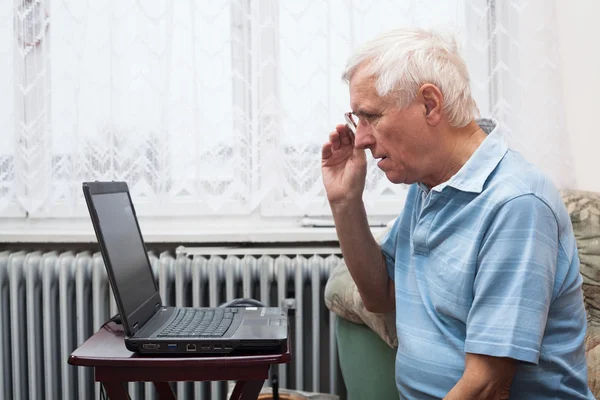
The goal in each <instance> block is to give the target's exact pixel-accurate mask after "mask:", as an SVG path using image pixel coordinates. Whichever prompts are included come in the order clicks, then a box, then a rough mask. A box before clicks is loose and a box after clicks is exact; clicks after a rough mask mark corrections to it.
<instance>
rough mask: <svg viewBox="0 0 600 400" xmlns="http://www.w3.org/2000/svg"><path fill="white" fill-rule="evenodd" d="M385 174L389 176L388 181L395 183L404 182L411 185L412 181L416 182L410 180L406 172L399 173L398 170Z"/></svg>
mask: <svg viewBox="0 0 600 400" xmlns="http://www.w3.org/2000/svg"><path fill="white" fill-rule="evenodd" d="M385 176H386V177H387V179H388V181H390V182H392V183H394V184H401V183H404V184H407V185H410V184H411V183H414V182H409V180H408V177H407V176H406V174H404V173H400V174H399V173H398V172H396V171H386V172H385Z"/></svg>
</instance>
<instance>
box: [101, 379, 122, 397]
mask: <svg viewBox="0 0 600 400" xmlns="http://www.w3.org/2000/svg"><path fill="white" fill-rule="evenodd" d="M100 384H101V385H104V389H106V394H107V395H108V398H109V399H110V400H129V394H128V393H127V389H125V383H123V382H100Z"/></svg>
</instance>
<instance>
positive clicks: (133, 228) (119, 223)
mask: <svg viewBox="0 0 600 400" xmlns="http://www.w3.org/2000/svg"><path fill="white" fill-rule="evenodd" d="M83 193H84V195H85V200H86V203H87V206H88V211H89V213H90V217H91V220H92V224H93V226H94V231H95V233H96V238H97V239H98V244H99V245H100V250H101V252H102V258H103V259H104V265H105V266H106V271H107V274H108V279H109V281H110V286H111V288H112V290H113V293H114V295H115V300H116V303H117V307H118V310H119V315H120V319H121V322H122V324H123V327H124V330H125V334H126V336H125V346H126V347H127V349H128V350H130V351H133V352H137V353H141V354H160V355H165V354H187V355H194V354H196V355H207V354H210V355H215V354H230V353H231V354H238V353H252V354H257V353H259V354H260V353H276V352H283V351H286V350H287V342H288V320H287V315H286V313H285V312H284V311H283V309H281V308H277V307H229V308H221V307H217V308H183V307H181V308H179V307H169V306H165V305H164V304H163V302H162V299H161V297H160V294H159V292H158V286H157V283H156V281H155V280H154V275H153V274H152V269H151V265H150V260H149V259H148V253H147V251H146V245H145V243H144V240H143V238H142V234H141V231H140V228H139V224H138V220H137V216H136V214H135V210H134V207H133V203H132V201H131V196H130V194H129V189H128V187H127V184H126V183H125V182H84V183H83Z"/></svg>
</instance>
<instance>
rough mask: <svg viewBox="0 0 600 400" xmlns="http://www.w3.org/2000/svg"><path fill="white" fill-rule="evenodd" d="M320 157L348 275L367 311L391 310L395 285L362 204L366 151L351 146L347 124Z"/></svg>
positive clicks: (351, 141)
mask: <svg viewBox="0 0 600 400" xmlns="http://www.w3.org/2000/svg"><path fill="white" fill-rule="evenodd" d="M321 158H322V159H321V170H322V173H323V184H324V186H325V190H326V192H327V200H329V205H330V206H331V211H332V213H333V219H334V222H335V228H336V231H337V234H338V239H339V241H340V247H341V248H342V254H343V255H344V261H345V262H346V265H347V266H348V270H349V271H350V275H352V278H353V279H354V282H355V283H356V286H357V287H358V291H359V293H360V296H361V298H362V300H363V303H364V304H365V307H366V308H367V310H369V311H372V312H386V311H392V310H394V304H395V301H394V282H393V281H392V280H391V279H390V277H389V276H388V273H387V268H386V263H385V258H384V256H383V253H382V252H381V248H380V247H379V245H378V244H377V242H376V241H375V238H373V235H372V234H371V230H370V228H369V223H368V221H367V213H366V211H365V207H364V204H363V201H362V195H363V192H364V189H365V179H366V176H367V159H366V155H365V149H364V148H357V147H355V146H354V140H353V136H352V135H351V133H350V129H349V128H348V127H347V126H346V125H338V126H336V128H335V131H333V132H331V133H330V134H329V141H328V142H327V143H325V144H324V145H323V148H322V150H321Z"/></svg>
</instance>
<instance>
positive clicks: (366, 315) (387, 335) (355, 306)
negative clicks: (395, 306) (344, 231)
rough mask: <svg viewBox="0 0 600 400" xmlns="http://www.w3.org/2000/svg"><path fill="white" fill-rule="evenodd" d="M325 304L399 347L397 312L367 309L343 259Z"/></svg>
mask: <svg viewBox="0 0 600 400" xmlns="http://www.w3.org/2000/svg"><path fill="white" fill-rule="evenodd" d="M390 229H391V224H389V225H388V228H387V229H385V230H384V231H383V232H382V233H381V234H380V235H378V238H377V239H378V242H380V241H381V239H382V238H383V237H384V235H385V234H386V233H387V232H388V231H389V230H390ZM325 304H326V305H327V308H329V309H330V310H331V311H333V312H334V313H336V314H337V315H339V316H340V317H342V318H344V319H347V320H348V321H352V322H354V323H357V324H365V325H367V326H368V327H369V328H371V329H372V330H373V331H374V332H375V333H377V334H378V335H379V337H381V338H382V339H383V340H384V341H385V342H386V343H387V344H388V346H390V347H394V348H396V347H398V337H397V336H396V316H395V313H393V312H392V313H386V314H378V313H372V312H370V311H367V309H366V308H365V306H364V304H363V301H362V299H361V297H360V294H359V293H358V288H357V287H356V284H355V283H354V281H353V280H352V276H351V275H350V272H349V271H348V267H346V263H345V262H344V261H343V260H342V261H341V262H340V263H339V264H338V266H337V267H336V268H335V269H334V270H333V272H332V273H331V276H330V277H329V280H328V281H327V285H326V286H325Z"/></svg>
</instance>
